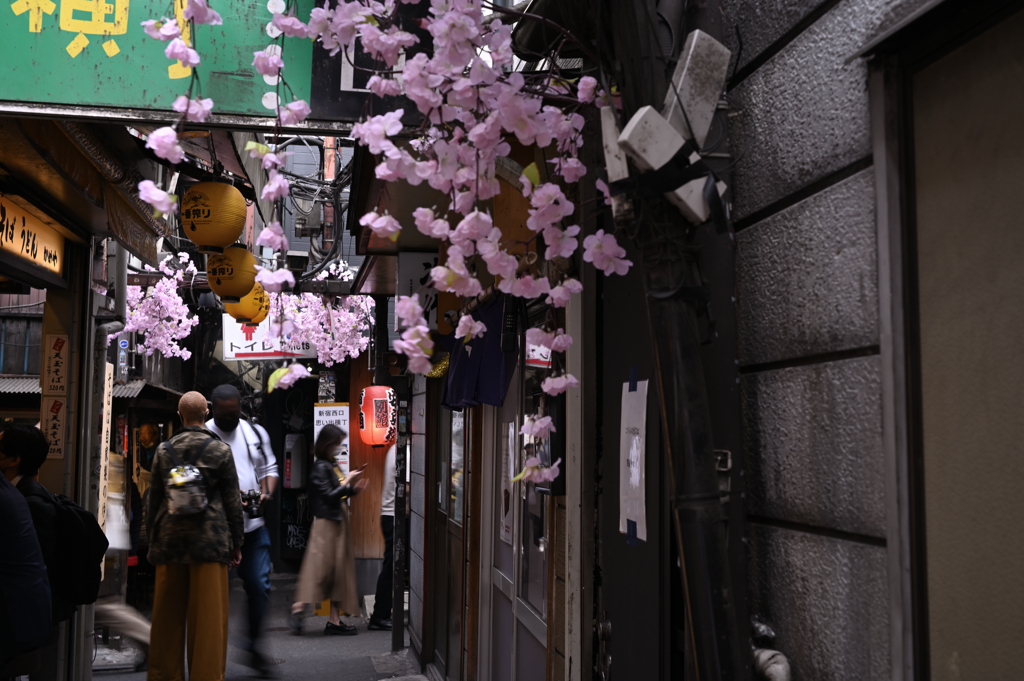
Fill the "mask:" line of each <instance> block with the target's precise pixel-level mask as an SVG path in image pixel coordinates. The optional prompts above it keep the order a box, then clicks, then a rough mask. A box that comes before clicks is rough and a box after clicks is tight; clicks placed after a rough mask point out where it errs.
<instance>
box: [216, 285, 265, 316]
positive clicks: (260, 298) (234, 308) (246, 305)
mask: <svg viewBox="0 0 1024 681" xmlns="http://www.w3.org/2000/svg"><path fill="white" fill-rule="evenodd" d="M269 310H270V296H268V295H267V292H266V291H264V290H263V285H262V284H260V283H259V282H256V284H255V285H253V287H252V290H251V291H249V293H247V294H246V295H244V296H242V299H241V300H239V301H238V302H237V303H224V311H225V312H227V313H228V314H229V315H231V316H232V317H233V318H234V319H235V320H237V321H240V322H242V323H243V324H259V323H260V321H263V319H264V318H266V316H267V312H268V311H269ZM261 315H262V316H261ZM257 317H259V320H260V321H256V318H257Z"/></svg>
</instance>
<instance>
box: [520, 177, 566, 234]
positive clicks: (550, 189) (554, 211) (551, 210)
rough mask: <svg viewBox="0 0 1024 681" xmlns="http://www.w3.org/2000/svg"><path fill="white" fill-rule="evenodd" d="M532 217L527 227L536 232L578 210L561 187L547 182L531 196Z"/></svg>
mask: <svg viewBox="0 0 1024 681" xmlns="http://www.w3.org/2000/svg"><path fill="white" fill-rule="evenodd" d="M530 205H531V206H533V208H531V209H530V210H529V213H530V217H529V218H527V220H526V226H527V227H529V228H530V229H532V230H533V231H535V232H540V231H543V230H544V229H545V228H547V227H549V226H551V225H553V224H555V223H557V222H560V221H561V220H562V218H565V217H568V216H570V215H572V213H573V211H574V210H575V209H576V208H575V206H574V205H573V203H572V201H570V200H568V199H567V198H565V194H563V193H562V189H561V187H559V186H558V185H557V184H554V183H551V182H547V183H544V184H542V185H539V186H537V187H535V188H534V190H533V192H532V193H531V194H530Z"/></svg>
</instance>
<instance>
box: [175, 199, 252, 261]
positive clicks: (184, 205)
mask: <svg viewBox="0 0 1024 681" xmlns="http://www.w3.org/2000/svg"><path fill="white" fill-rule="evenodd" d="M181 225H182V228H183V229H184V230H185V236H187V237H188V238H189V240H191V241H192V243H194V244H195V245H196V246H199V251H200V252H201V253H223V252H224V249H225V248H227V247H228V246H230V245H231V244H233V243H235V241H237V240H238V236H239V235H240V234H241V233H242V230H243V229H245V197H244V196H242V192H240V191H238V190H237V189H235V187H234V186H233V185H230V184H227V183H224V182H200V183H198V184H194V185H192V187H191V188H190V189H189V190H188V191H187V192H185V196H184V197H182V199H181Z"/></svg>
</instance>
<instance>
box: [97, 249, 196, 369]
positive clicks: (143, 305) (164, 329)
mask: <svg viewBox="0 0 1024 681" xmlns="http://www.w3.org/2000/svg"><path fill="white" fill-rule="evenodd" d="M172 265H175V266H174V267H172ZM146 269H148V270H152V268H151V267H147V268H146ZM160 272H162V273H163V274H164V276H163V277H162V278H161V279H160V281H158V282H157V283H156V285H155V286H154V287H153V289H152V290H151V291H148V292H147V291H144V290H143V289H142V287H141V286H129V287H128V318H127V320H126V323H125V327H124V330H123V331H122V332H121V334H125V333H132V332H133V331H134V332H138V333H142V334H144V340H143V341H142V343H140V344H139V346H138V347H139V349H140V350H141V351H142V352H144V353H145V354H146V356H147V357H148V356H151V355H153V353H159V354H161V355H163V356H164V357H181V358H182V359H188V358H189V357H191V356H192V353H191V352H190V351H189V350H186V349H184V348H182V347H181V346H180V345H178V341H180V340H182V339H184V338H186V337H188V335H189V334H190V333H192V328H193V327H194V326H196V324H198V323H199V319H198V318H197V317H195V316H194V315H193V316H189V309H188V306H187V305H186V304H185V301H183V300H182V299H181V296H180V295H178V289H179V288H180V286H181V285H182V284H183V283H184V281H185V276H186V275H187V276H190V277H192V276H195V275H196V274H197V270H196V268H195V265H193V264H192V262H191V261H189V258H188V254H187V253H180V254H179V255H178V256H177V257H174V256H172V255H169V256H167V257H166V258H164V260H163V262H161V263H160ZM121 334H117V335H121ZM113 338H114V336H108V343H109V342H110V341H111V340H113Z"/></svg>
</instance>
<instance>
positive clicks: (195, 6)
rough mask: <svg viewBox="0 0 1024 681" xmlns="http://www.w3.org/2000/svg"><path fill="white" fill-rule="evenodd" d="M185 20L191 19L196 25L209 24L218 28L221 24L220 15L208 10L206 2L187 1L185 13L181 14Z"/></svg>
mask: <svg viewBox="0 0 1024 681" xmlns="http://www.w3.org/2000/svg"><path fill="white" fill-rule="evenodd" d="M181 14H182V16H184V17H185V18H186V19H191V20H192V21H193V22H195V23H197V24H209V25H211V26H219V25H221V24H223V23H224V22H223V20H221V18H220V15H219V14H217V12H215V11H213V10H212V9H210V5H208V4H207V2H206V0H188V2H187V4H186V5H185V11H184V12H182V13H181Z"/></svg>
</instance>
